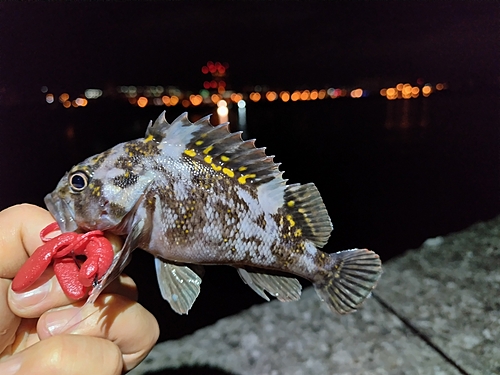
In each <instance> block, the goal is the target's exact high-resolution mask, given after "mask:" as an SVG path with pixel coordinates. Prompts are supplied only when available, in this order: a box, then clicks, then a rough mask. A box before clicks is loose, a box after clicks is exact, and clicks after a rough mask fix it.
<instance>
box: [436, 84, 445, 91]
mask: <svg viewBox="0 0 500 375" xmlns="http://www.w3.org/2000/svg"><path fill="white" fill-rule="evenodd" d="M442 89H444V85H443V84H442V83H438V84H437V85H436V90H438V91H441V90H442Z"/></svg>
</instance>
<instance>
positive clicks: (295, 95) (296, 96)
mask: <svg viewBox="0 0 500 375" xmlns="http://www.w3.org/2000/svg"><path fill="white" fill-rule="evenodd" d="M299 99H300V91H294V92H293V94H292V102H296V101H297V100H299Z"/></svg>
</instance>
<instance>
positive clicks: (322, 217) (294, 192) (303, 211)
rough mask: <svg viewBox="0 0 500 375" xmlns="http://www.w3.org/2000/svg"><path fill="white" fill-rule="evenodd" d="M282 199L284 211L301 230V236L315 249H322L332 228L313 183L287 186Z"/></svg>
mask: <svg viewBox="0 0 500 375" xmlns="http://www.w3.org/2000/svg"><path fill="white" fill-rule="evenodd" d="M284 198H285V204H284V207H285V210H286V212H287V213H288V214H289V215H292V218H293V220H294V221H295V223H296V225H297V226H298V227H299V228H301V231H302V235H303V236H304V237H305V238H307V239H308V240H310V241H312V242H313V243H314V245H315V246H316V247H318V248H321V247H323V246H324V245H325V244H326V243H327V242H328V238H330V234H331V232H332V230H333V226H332V222H331V221H330V217H329V216H328V212H327V211H326V207H325V204H324V203H323V199H322V198H321V195H320V194H319V191H318V188H317V187H316V186H315V185H314V184H313V183H309V184H305V185H300V184H293V185H288V186H286V188H285V196H284Z"/></svg>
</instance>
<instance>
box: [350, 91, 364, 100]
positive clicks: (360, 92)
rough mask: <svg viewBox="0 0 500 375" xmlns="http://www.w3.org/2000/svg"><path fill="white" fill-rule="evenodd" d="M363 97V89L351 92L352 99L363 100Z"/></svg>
mask: <svg viewBox="0 0 500 375" xmlns="http://www.w3.org/2000/svg"><path fill="white" fill-rule="evenodd" d="M362 95H363V90H362V89H355V90H352V91H351V98H361V96H362Z"/></svg>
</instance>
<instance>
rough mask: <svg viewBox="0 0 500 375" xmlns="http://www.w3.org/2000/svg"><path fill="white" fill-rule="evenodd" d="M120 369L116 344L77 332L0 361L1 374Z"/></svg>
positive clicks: (79, 374)
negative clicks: (77, 333)
mask: <svg viewBox="0 0 500 375" xmlns="http://www.w3.org/2000/svg"><path fill="white" fill-rule="evenodd" d="M122 371H123V361H122V356H121V353H120V349H119V348H118V346H117V345H115V344H113V343H112V342H111V341H109V340H104V339H101V338H98V337H88V336H80V335H59V336H54V337H50V338H48V339H47V340H43V341H40V342H38V343H36V344H35V345H32V346H30V347H29V348H27V349H25V350H23V351H22V352H20V353H17V354H15V355H13V356H12V357H10V358H9V359H7V360H6V361H3V362H0V374H2V375H13V374H16V375H31V374H40V375H63V374H64V375H84V374H85V375H86V374H106V375H115V374H116V375H118V374H121V373H122Z"/></svg>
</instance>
